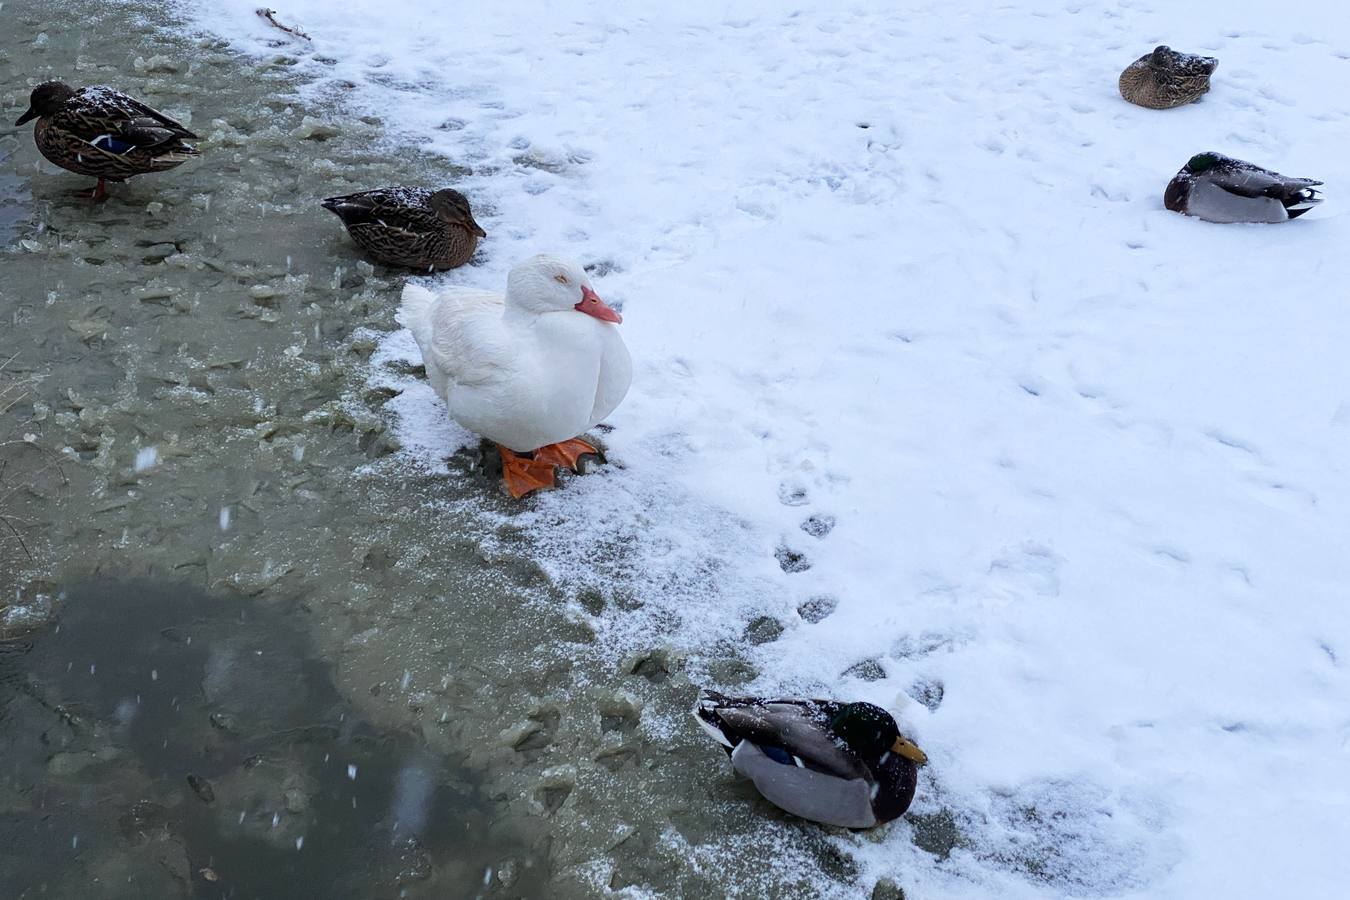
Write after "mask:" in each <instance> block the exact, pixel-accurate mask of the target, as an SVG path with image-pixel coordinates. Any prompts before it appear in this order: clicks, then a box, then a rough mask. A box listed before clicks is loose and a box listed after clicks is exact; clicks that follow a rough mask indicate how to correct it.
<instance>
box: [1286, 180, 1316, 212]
mask: <svg viewBox="0 0 1350 900" xmlns="http://www.w3.org/2000/svg"><path fill="white" fill-rule="evenodd" d="M1321 202H1322V194H1321V192H1320V191H1318V190H1316V189H1314V188H1311V187H1305V188H1303V189H1301V190H1297V191H1294V192H1293V193H1292V194H1291V195H1290V196H1289V198H1288V199H1287V200H1285V201H1284V208H1285V209H1286V210H1287V211H1288V213H1289V218H1291V219H1293V218H1297V217H1298V216H1301V215H1303V214H1304V213H1305V212H1307V211H1308V210H1310V209H1312V208H1313V207H1314V206H1316V205H1317V204H1319V203H1321Z"/></svg>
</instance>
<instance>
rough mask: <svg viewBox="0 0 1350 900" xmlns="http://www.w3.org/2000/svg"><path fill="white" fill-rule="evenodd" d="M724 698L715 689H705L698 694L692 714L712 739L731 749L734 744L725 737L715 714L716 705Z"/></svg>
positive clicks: (720, 721) (724, 732) (720, 722)
mask: <svg viewBox="0 0 1350 900" xmlns="http://www.w3.org/2000/svg"><path fill="white" fill-rule="evenodd" d="M726 699H727V698H726V697H724V696H722V695H721V694H719V693H717V692H716V691H708V690H705V691H703V693H702V695H700V696H699V698H698V702H697V703H695V704H694V709H693V714H694V718H695V719H697V720H698V724H699V725H701V726H702V727H703V730H704V731H706V732H708V734H709V735H711V736H712V739H713V740H715V741H717V743H719V744H721V745H722V746H723V747H725V748H727V749H728V750H731V749H732V748H733V747H735V746H736V744H735V742H733V741H732V740H731V739H730V738H729V737H727V733H726V731H725V730H724V729H723V727H722V720H721V718H720V717H719V716H718V715H717V707H718V706H719V705H720V704H721V703H722V701H724V700H726Z"/></svg>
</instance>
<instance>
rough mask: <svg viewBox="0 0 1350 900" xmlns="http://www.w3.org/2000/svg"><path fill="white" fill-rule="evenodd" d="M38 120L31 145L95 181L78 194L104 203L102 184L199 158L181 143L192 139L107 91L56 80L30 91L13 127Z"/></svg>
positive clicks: (154, 112) (143, 107)
mask: <svg viewBox="0 0 1350 900" xmlns="http://www.w3.org/2000/svg"><path fill="white" fill-rule="evenodd" d="M30 119H37V125H35V126H34V127H33V140H34V141H35V142H36V143H37V148H38V150H39V151H41V153H42V155H43V156H45V157H47V159H49V160H51V161H52V162H54V163H56V164H57V165H58V166H60V167H61V168H63V169H68V170H70V171H71V172H76V173H78V174H80V175H90V176H92V177H94V178H97V179H98V185H97V186H96V187H95V188H94V189H93V191H91V192H88V193H85V192H83V191H81V194H82V195H84V196H87V197H89V198H90V199H92V200H99V201H101V200H106V199H107V198H108V192H107V190H106V189H105V185H104V183H105V182H108V181H126V180H127V179H128V178H130V177H132V176H133V175H145V174H147V173H149V172H163V171H166V170H168V169H172V168H173V167H175V166H178V165H182V164H183V163H184V162H186V161H187V160H189V159H191V158H192V157H194V156H197V155H199V154H198V152H197V150H196V148H194V147H193V146H192V145H191V144H188V143H185V142H184V138H192V139H196V137H197V136H196V135H195V134H193V133H192V132H190V131H188V130H187V129H186V128H184V127H183V126H182V125H180V124H179V123H178V122H175V121H174V120H173V119H170V118H169V117H168V116H166V115H164V113H162V112H159V111H158V110H154V109H151V108H150V107H148V106H146V105H145V104H144V103H141V102H140V101H139V100H133V99H132V98H131V97H128V96H127V95H126V94H124V93H122V92H121V91H115V90H113V89H112V88H109V87H98V86H96V87H86V88H80V89H79V90H78V91H77V90H75V89H74V88H72V87H71V86H70V85H68V84H66V83H64V82H61V81H48V82H45V83H44V84H40V85H38V86H37V87H35V88H33V93H32V95H31V96H30V97H29V100H28V111H27V112H26V113H24V114H23V115H22V116H19V121H17V122H15V123H14V125H15V127H18V126H20V125H22V124H23V123H24V122H27V121H29V120H30Z"/></svg>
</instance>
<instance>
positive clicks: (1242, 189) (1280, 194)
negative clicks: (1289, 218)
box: [1213, 166, 1322, 201]
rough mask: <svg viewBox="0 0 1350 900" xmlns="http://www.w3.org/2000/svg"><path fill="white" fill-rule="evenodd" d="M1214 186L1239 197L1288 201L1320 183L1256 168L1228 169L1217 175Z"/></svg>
mask: <svg viewBox="0 0 1350 900" xmlns="http://www.w3.org/2000/svg"><path fill="white" fill-rule="evenodd" d="M1213 181H1214V184H1215V185H1217V186H1218V187H1221V188H1223V189H1224V190H1225V191H1227V192H1228V193H1230V194H1236V195H1237V196H1239V197H1272V198H1274V199H1276V200H1281V201H1283V200H1289V199H1292V198H1293V197H1294V195H1295V194H1297V193H1299V192H1300V191H1303V190H1306V189H1307V188H1310V187H1313V186H1315V185H1319V184H1321V183H1322V182H1320V181H1313V180H1312V179H1310V178H1289V177H1287V176H1284V175H1281V174H1280V173H1278V172H1272V171H1270V170H1269V169H1262V168H1259V167H1257V166H1250V167H1243V168H1240V169H1230V170H1228V171H1225V172H1221V173H1219V174H1217V175H1216V176H1215V177H1214V179H1213Z"/></svg>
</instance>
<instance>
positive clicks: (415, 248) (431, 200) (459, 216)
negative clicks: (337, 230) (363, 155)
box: [323, 187, 487, 271]
mask: <svg viewBox="0 0 1350 900" xmlns="http://www.w3.org/2000/svg"><path fill="white" fill-rule="evenodd" d="M323 208H324V209H326V210H328V211H329V212H331V213H333V214H334V215H336V216H337V217H338V218H339V219H341V220H342V224H343V225H344V226H346V228H347V233H348V234H350V235H351V236H352V240H353V241H354V242H356V246H358V247H360V248H361V249H362V250H364V251H365V252H366V255H368V256H369V257H370V258H371V259H373V260H375V261H376V262H379V263H383V264H384V265H386V266H401V267H403V268H408V269H421V270H423V271H432V270H435V269H454V268H458V267H459V266H462V265H464V264H465V263H466V262H468V261H469V259H470V257H472V256H473V252H474V250H475V249H477V247H478V239H479V238H485V237H487V232H486V231H484V230H483V229H482V228H481V227H479V225H478V223H477V222H475V221H474V218H473V212H472V211H471V210H470V209H469V200H468V198H467V197H465V196H464V195H463V194H461V193H460V192H459V191H457V190H455V189H453V188H444V189H442V190H439V191H434V192H433V191H430V190H427V189H426V188H410V187H386V188H376V189H375V190H371V191H360V192H358V193H355V194H346V195H344V196H341V197H329V198H328V199H327V200H325V201H323Z"/></svg>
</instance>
